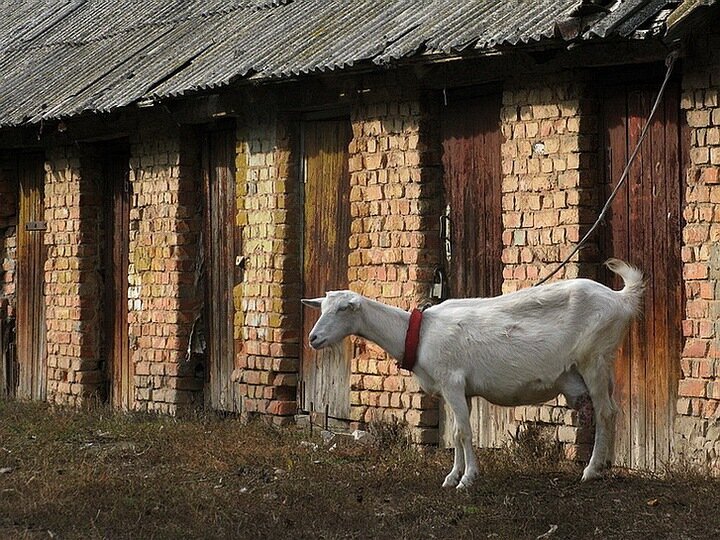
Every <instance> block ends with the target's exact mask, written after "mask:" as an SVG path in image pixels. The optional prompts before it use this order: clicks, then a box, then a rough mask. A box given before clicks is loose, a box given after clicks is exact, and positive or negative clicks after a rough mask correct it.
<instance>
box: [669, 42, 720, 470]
mask: <svg viewBox="0 0 720 540" xmlns="http://www.w3.org/2000/svg"><path fill="white" fill-rule="evenodd" d="M692 51H693V54H692V56H691V59H689V60H687V61H686V64H685V70H684V74H683V96H682V103H681V106H682V109H683V110H684V111H685V112H686V118H687V123H688V127H689V132H690V151H689V154H690V156H689V157H690V163H689V166H688V171H687V186H686V190H685V209H684V218H685V227H684V229H683V248H682V259H683V277H684V279H685V293H686V311H685V320H684V321H683V334H684V336H685V348H684V350H683V356H682V361H681V368H682V375H681V380H680V382H679V385H678V396H679V397H678V402H677V412H678V417H677V418H676V423H675V431H676V448H677V449H678V454H679V455H684V456H686V457H688V458H690V459H692V460H693V461H697V462H700V463H702V464H708V465H711V466H713V467H714V468H716V469H717V467H718V466H720V422H719V420H718V419H719V418H720V407H719V406H718V405H720V341H719V340H720V323H719V322H718V321H719V320H720V244H719V243H718V241H720V100H719V98H718V96H719V95H720V53H718V51H720V34H717V33H716V34H711V35H709V36H703V37H701V38H699V39H698V40H697V41H696V42H695V43H694V44H693V47H692Z"/></svg>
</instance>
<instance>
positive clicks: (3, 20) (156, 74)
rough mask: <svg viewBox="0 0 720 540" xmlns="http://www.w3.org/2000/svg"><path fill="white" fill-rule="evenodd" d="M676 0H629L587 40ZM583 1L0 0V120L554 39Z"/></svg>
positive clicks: (626, 30) (596, 23) (620, 31)
mask: <svg viewBox="0 0 720 540" xmlns="http://www.w3.org/2000/svg"><path fill="white" fill-rule="evenodd" d="M677 3H678V2H677V1H676V2H671V1H670V2H668V1H662V0H624V1H621V2H616V3H615V4H614V5H613V6H612V10H611V11H610V12H609V13H607V14H605V13H600V14H595V15H593V16H592V17H590V18H584V19H583V20H582V21H581V23H582V28H583V30H584V32H585V34H584V35H583V37H584V38H586V39H589V38H596V37H601V38H607V37H608V36H611V35H619V36H623V37H624V36H629V35H630V34H631V33H632V31H633V30H634V29H636V28H638V27H639V26H640V25H643V24H645V23H646V22H647V20H648V18H650V17H652V16H654V15H655V14H656V13H658V12H659V10H660V9H662V8H663V7H665V6H667V5H676V4H677ZM581 4H583V2H581V1H580V0H555V1H552V2H550V1H545V0H234V1H232V0H209V1H200V0H25V1H23V2H14V1H9V0H0V75H1V77H0V125H18V124H22V123H25V122H31V123H32V122H39V121H40V120H43V119H49V118H61V117H66V116H71V115H76V114H79V113H82V112H85V111H108V110H112V109H116V108H119V107H123V106H127V105H130V104H133V103H135V102H137V101H139V100H144V99H153V98H166V97H171V96H180V95H183V94H185V93H188V92H193V91H202V90H207V89H212V88H216V87H220V86H225V85H228V84H230V83H231V82H232V81H234V80H236V79H238V78H243V77H247V78H253V79H268V78H283V77H290V76H296V75H298V74H304V73H310V72H316V71H326V70H335V69H343V68H346V67H349V66H353V65H356V64H360V63H366V64H370V63H375V64H377V65H384V64H388V63H391V62H393V61H396V60H400V59H406V58H410V57H413V56H418V55H435V54H441V55H442V54H444V55H454V54H459V53H468V52H470V53H471V52H482V51H484V50H488V49H493V48H497V47H504V46H514V45H518V44H527V43H536V42H543V41H550V40H559V39H560V38H559V37H558V33H557V30H556V29H557V24H559V23H562V22H564V21H567V20H568V19H571V18H572V17H573V16H574V15H576V14H577V13H578V12H577V9H578V7H579V6H580V5H581Z"/></svg>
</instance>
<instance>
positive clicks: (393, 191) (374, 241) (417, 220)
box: [349, 87, 440, 444]
mask: <svg viewBox="0 0 720 540" xmlns="http://www.w3.org/2000/svg"><path fill="white" fill-rule="evenodd" d="M400 95H401V91H400V89H399V88H396V87H389V88H383V89H378V91H377V92H374V98H373V101H372V102H365V103H360V104H359V105H358V106H357V107H356V109H355V111H354V113H353V117H352V123H353V139H352V141H351V143H350V182H351V186H352V188H351V193H350V211H351V215H352V224H351V236H350V249H351V253H350V258H349V281H350V288H351V289H352V290H354V291H357V292H359V293H361V294H363V295H366V296H368V297H370V298H373V299H377V300H380V301H382V302H385V303H388V304H392V305H396V306H399V307H402V308H404V309H410V308H413V307H417V306H419V305H420V304H422V303H423V302H424V301H425V300H427V299H428V298H429V292H430V283H431V281H432V273H433V270H434V268H435V265H436V264H437V261H438V257H439V256H438V253H439V246H438V240H437V237H438V230H437V216H438V215H439V195H440V179H439V175H438V168H437V156H435V157H434V161H433V159H432V158H431V157H430V154H429V152H427V150H426V148H427V143H426V142H423V141H424V140H425V139H426V136H425V132H424V131H423V127H422V122H421V120H422V114H421V106H420V102H419V101H418V100H417V99H414V98H410V99H402V98H398V96H400ZM429 163H431V164H432V166H430V165H429ZM350 400H351V416H352V418H353V419H354V420H355V421H357V422H358V423H367V422H371V421H374V420H382V421H393V420H395V421H402V422H406V423H407V425H408V426H409V428H410V431H411V434H412V437H413V440H414V441H416V442H418V443H428V444H433V443H437V441H438V418H439V411H438V402H437V400H436V399H435V398H432V397H430V396H428V395H427V394H424V393H421V392H420V388H419V385H418V384H417V382H416V381H415V380H414V379H413V378H412V377H411V376H410V375H409V374H408V373H406V372H401V371H400V370H399V368H398V367H397V365H396V362H395V360H394V359H392V358H390V357H389V356H388V355H387V354H386V353H385V352H384V351H382V350H381V349H380V348H379V347H377V346H376V345H374V344H373V343H370V342H369V341H366V340H363V339H360V338H354V354H353V360H352V385H351V393H350Z"/></svg>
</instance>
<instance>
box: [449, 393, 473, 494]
mask: <svg viewBox="0 0 720 540" xmlns="http://www.w3.org/2000/svg"><path fill="white" fill-rule="evenodd" d="M442 394H443V398H444V399H445V402H446V403H447V404H448V406H449V407H450V409H451V410H452V412H453V418H454V429H453V442H454V444H455V458H454V461H453V468H452V470H451V471H450V474H448V475H447V476H446V477H445V481H444V482H443V487H457V488H458V489H463V488H466V487H470V485H472V483H473V481H474V480H475V477H476V476H477V474H478V467H477V461H476V459H475V454H474V452H473V447H472V428H471V426H470V406H469V404H468V398H466V397H465V390H464V388H460V387H455V388H453V389H452V390H448V391H443V393H442Z"/></svg>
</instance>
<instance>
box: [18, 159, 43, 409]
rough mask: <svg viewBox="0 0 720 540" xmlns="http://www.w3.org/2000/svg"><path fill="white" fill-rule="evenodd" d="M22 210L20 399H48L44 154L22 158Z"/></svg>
mask: <svg viewBox="0 0 720 540" xmlns="http://www.w3.org/2000/svg"><path fill="white" fill-rule="evenodd" d="M18 179H19V186H20V208H19V216H18V235H17V236H18V240H17V242H18V248H17V325H16V328H17V360H18V366H19V374H18V389H17V397H18V398H20V399H33V400H44V399H45V397H46V392H47V355H46V328H45V293H44V290H43V288H44V283H45V257H46V249H45V244H44V236H45V230H46V228H47V227H46V223H45V209H44V201H43V194H44V191H45V167H44V158H43V156H42V155H41V154H24V155H21V156H20V157H19V158H18Z"/></svg>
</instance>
